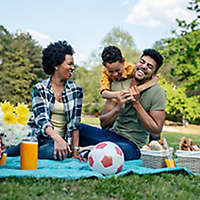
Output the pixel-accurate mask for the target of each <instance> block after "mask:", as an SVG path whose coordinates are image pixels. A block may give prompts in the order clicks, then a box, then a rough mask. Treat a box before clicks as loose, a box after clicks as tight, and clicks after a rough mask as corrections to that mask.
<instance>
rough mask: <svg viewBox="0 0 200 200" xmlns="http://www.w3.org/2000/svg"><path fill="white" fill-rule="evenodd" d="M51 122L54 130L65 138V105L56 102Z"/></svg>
mask: <svg viewBox="0 0 200 200" xmlns="http://www.w3.org/2000/svg"><path fill="white" fill-rule="evenodd" d="M51 122H52V124H53V126H54V130H55V131H57V132H58V133H59V135H60V136H61V137H64V134H65V131H66V127H65V126H66V120H65V112H64V104H63V103H60V102H58V101H55V104H54V108H53V111H52V116H51Z"/></svg>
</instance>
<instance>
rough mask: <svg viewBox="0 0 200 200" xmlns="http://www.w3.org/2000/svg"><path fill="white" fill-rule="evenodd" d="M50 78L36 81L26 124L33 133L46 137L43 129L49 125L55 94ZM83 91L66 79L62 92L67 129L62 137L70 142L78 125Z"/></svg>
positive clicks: (50, 124)
mask: <svg viewBox="0 0 200 200" xmlns="http://www.w3.org/2000/svg"><path fill="white" fill-rule="evenodd" d="M50 82H51V78H48V79H47V80H43V81H41V82H39V83H37V84H36V85H35V86H34V88H33V91H32V116H31V118H30V119H29V123H28V125H29V126H30V127H31V128H32V129H33V130H34V134H36V135H37V136H39V135H40V134H42V135H43V136H45V137H47V134H46V133H45V129H46V128H47V127H48V126H50V127H53V124H52V123H51V115H52V110H53V107H54V104H55V96H54V93H53V89H52V87H51V84H50ZM82 99H83V92H82V88H81V87H80V86H79V85H78V84H76V83H75V82H73V81H71V80H67V81H66V84H65V88H64V90H63V93H62V101H63V104H64V111H65V119H66V122H67V130H66V132H65V135H64V139H65V140H66V141H68V142H69V143H71V138H72V131H73V130H77V129H79V127H80V121H81V109H82Z"/></svg>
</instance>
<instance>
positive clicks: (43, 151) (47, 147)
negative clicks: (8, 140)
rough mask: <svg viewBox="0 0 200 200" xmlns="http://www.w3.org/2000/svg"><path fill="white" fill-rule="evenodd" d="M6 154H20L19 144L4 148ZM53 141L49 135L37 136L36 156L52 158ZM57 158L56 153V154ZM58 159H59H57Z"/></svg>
mask: <svg viewBox="0 0 200 200" xmlns="http://www.w3.org/2000/svg"><path fill="white" fill-rule="evenodd" d="M6 153H7V156H10V157H14V156H19V155H20V144H19V145H17V146H11V147H9V148H8V149H7V150H6ZM53 153H54V141H53V139H51V138H50V137H47V138H45V137H39V138H38V158H39V159H49V160H55V159H54V157H53V156H54V155H53ZM57 158H58V155H57ZM58 160H59V159H58Z"/></svg>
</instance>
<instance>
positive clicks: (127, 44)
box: [101, 27, 140, 64]
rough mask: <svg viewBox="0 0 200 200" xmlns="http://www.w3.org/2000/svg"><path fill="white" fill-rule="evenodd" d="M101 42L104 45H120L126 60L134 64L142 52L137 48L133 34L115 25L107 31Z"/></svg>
mask: <svg viewBox="0 0 200 200" xmlns="http://www.w3.org/2000/svg"><path fill="white" fill-rule="evenodd" d="M101 44H102V46H103V47H105V46H109V45H114V46H117V47H119V48H120V50H121V51H122V55H123V56H124V57H125V58H126V61H127V62H130V63H133V64H134V63H136V61H137V60H138V58H139V56H140V52H139V51H138V50H137V48H136V45H135V43H134V41H133V38H132V36H131V35H130V34H129V33H128V32H126V31H123V30H121V29H120V28H118V27H114V28H113V29H112V30H111V31H110V32H109V33H107V35H106V36H105V37H104V39H103V40H102V43H101Z"/></svg>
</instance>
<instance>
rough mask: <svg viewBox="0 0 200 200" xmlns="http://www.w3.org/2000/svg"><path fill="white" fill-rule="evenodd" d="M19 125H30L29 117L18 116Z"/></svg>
mask: <svg viewBox="0 0 200 200" xmlns="http://www.w3.org/2000/svg"><path fill="white" fill-rule="evenodd" d="M17 123H19V124H21V125H26V124H27V123H28V117H27V116H21V115H18V116H17Z"/></svg>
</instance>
